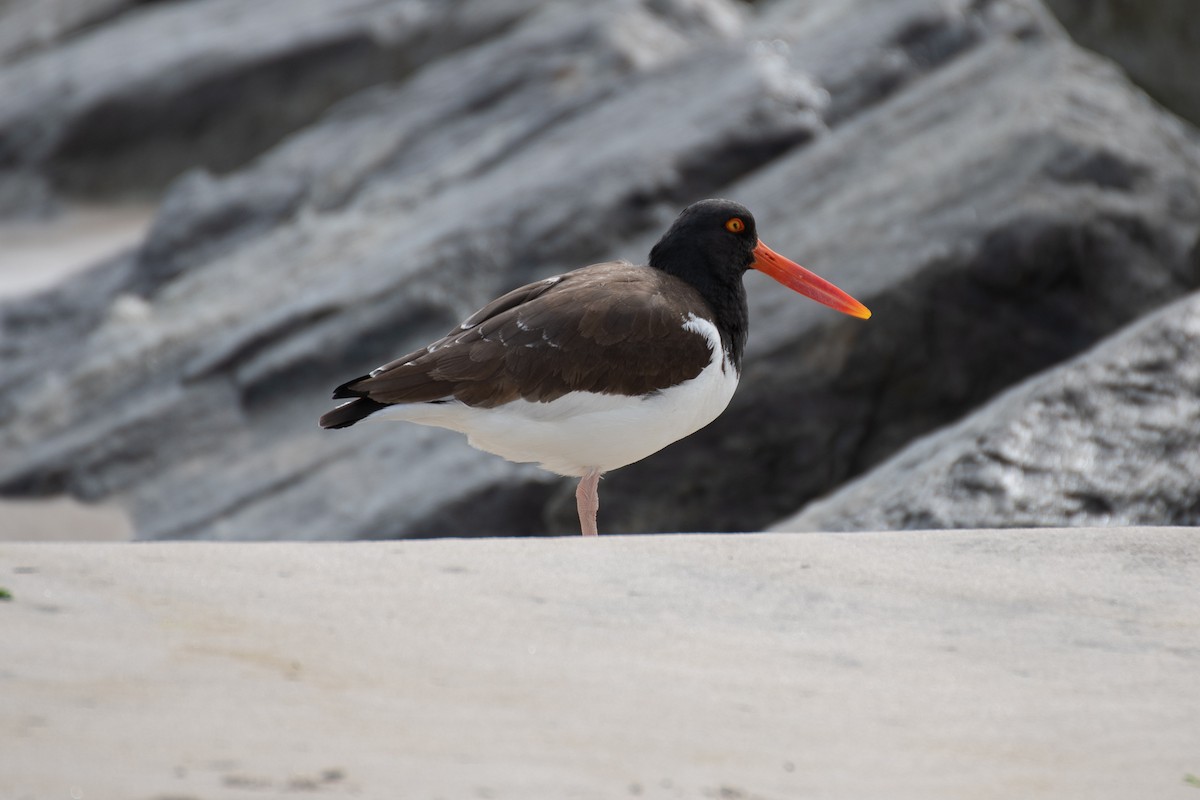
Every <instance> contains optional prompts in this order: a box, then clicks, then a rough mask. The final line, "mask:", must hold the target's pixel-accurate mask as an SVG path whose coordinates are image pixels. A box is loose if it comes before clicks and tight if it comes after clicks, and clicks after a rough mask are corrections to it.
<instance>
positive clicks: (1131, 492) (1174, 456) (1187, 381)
mask: <svg viewBox="0 0 1200 800" xmlns="http://www.w3.org/2000/svg"><path fill="white" fill-rule="evenodd" d="M1197 353H1200V294H1193V295H1191V296H1190V297H1187V298H1185V299H1183V300H1180V301H1178V302H1176V303H1173V304H1172V305H1170V306H1168V307H1166V308H1165V309H1163V310H1161V311H1159V312H1158V313H1156V314H1154V315H1152V316H1150V317H1149V318H1147V319H1144V320H1141V321H1139V322H1138V323H1136V324H1134V325H1132V326H1130V328H1129V329H1128V330H1126V331H1123V332H1122V333H1121V334H1120V335H1118V336H1114V337H1112V338H1110V339H1107V340H1105V341H1104V342H1103V343H1102V344H1100V345H1098V346H1097V347H1096V348H1094V349H1092V350H1089V351H1087V352H1086V353H1084V354H1082V355H1080V356H1079V357H1077V358H1075V359H1074V360H1072V361H1070V362H1068V363H1067V364H1064V365H1062V366H1060V367H1057V368H1055V369H1053V370H1051V371H1049V372H1047V373H1045V374H1042V375H1038V376H1037V377H1034V378H1031V379H1030V380H1028V381H1026V382H1025V383H1022V384H1021V385H1019V386H1017V387H1015V388H1013V389H1011V390H1009V391H1007V392H1005V393H1003V394H1001V395H1000V396H999V397H997V398H996V399H995V400H993V401H992V402H990V403H988V404H987V405H986V406H984V407H983V408H981V409H979V410H978V411H976V412H975V413H973V414H971V415H970V416H969V417H967V418H966V419H965V420H963V421H962V422H960V423H958V424H956V425H952V426H949V427H947V428H945V429H943V430H939V431H938V432H936V433H934V434H932V435H930V436H928V437H925V438H923V439H920V440H918V441H916V442H914V443H913V444H911V445H909V446H908V447H906V448H905V449H904V450H902V451H901V452H900V453H898V454H897V455H896V456H894V457H893V458H891V459H889V460H888V461H887V462H886V463H885V464H883V465H881V466H879V467H877V468H876V469H874V470H872V471H871V472H869V473H867V474H866V475H865V476H863V477H862V478H859V479H858V480H856V481H853V482H851V483H850V484H848V485H847V486H845V487H843V488H842V489H840V490H838V491H837V492H835V493H834V494H833V495H831V496H830V497H827V498H824V499H822V500H818V501H816V502H814V503H812V504H810V505H809V506H808V507H806V508H805V509H804V510H803V511H802V512H801V513H800V514H798V515H796V516H794V517H791V518H789V519H787V520H784V521H783V522H781V523H779V524H778V525H777V526H776V527H777V528H778V529H779V530H789V531H790V530H882V529H897V528H970V527H979V526H984V525H989V524H990V525H995V526H997V527H1010V526H1012V527H1020V526H1022V525H1047V526H1070V525H1130V524H1141V523H1144V524H1152V525H1188V526H1196V525H1200V486H1198V485H1197V483H1196V479H1195V476H1196V475H1197V474H1200V358H1197V356H1196V354H1197Z"/></svg>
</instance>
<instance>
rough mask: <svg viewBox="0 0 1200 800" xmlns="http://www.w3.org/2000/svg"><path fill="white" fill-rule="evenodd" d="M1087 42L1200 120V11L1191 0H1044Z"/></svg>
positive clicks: (1169, 103)
mask: <svg viewBox="0 0 1200 800" xmlns="http://www.w3.org/2000/svg"><path fill="white" fill-rule="evenodd" d="M1046 5H1048V6H1049V7H1050V8H1051V10H1053V11H1054V13H1055V14H1057V15H1058V17H1059V18H1060V19H1061V20H1062V22H1063V25H1065V26H1066V27H1067V29H1068V30H1070V31H1071V34H1072V35H1073V36H1074V37H1075V38H1076V39H1077V40H1078V41H1079V42H1080V43H1081V44H1083V45H1085V46H1087V47H1090V48H1092V49H1094V50H1096V51H1097V52H1100V53H1103V54H1104V55H1106V56H1108V57H1109V58H1112V59H1113V60H1114V61H1116V62H1117V63H1118V64H1120V65H1121V66H1122V67H1124V68H1125V69H1126V70H1127V71H1128V72H1129V75H1130V77H1131V78H1133V79H1134V80H1135V81H1137V82H1138V84H1139V85H1141V86H1143V87H1145V88H1146V90H1147V91H1149V92H1150V94H1152V95H1154V97H1155V98H1156V99H1157V100H1158V101H1159V102H1161V103H1162V104H1163V105H1165V106H1166V107H1167V108H1169V109H1171V110H1172V111H1174V112H1175V113H1177V114H1179V115H1181V116H1183V117H1184V118H1185V119H1188V120H1191V121H1192V122H1193V123H1200V81H1198V80H1197V78H1196V76H1197V75H1200V47H1197V45H1198V44H1200V15H1198V14H1197V13H1196V4H1195V3H1194V2H1191V0H1139V1H1138V2H1136V3H1130V2H1122V0H1046Z"/></svg>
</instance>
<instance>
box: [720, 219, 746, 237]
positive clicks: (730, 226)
mask: <svg viewBox="0 0 1200 800" xmlns="http://www.w3.org/2000/svg"><path fill="white" fill-rule="evenodd" d="M725 230H727V231H729V232H730V233H741V232H742V231H744V230H746V223H744V222H742V218H741V217H730V218H729V219H727V220H725Z"/></svg>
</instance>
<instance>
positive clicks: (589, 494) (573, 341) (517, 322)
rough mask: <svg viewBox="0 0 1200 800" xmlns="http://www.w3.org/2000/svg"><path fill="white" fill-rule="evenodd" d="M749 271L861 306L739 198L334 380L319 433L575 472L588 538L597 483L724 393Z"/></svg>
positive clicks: (673, 434)
mask: <svg viewBox="0 0 1200 800" xmlns="http://www.w3.org/2000/svg"><path fill="white" fill-rule="evenodd" d="M750 269H755V270H758V271H760V272H763V273H765V274H766V275H768V276H770V277H771V278H773V279H775V280H776V281H778V282H779V283H781V284H782V285H784V286H786V287H788V288H789V289H792V290H794V291H796V292H798V293H800V294H801V295H804V296H806V297H809V298H811V299H813V300H815V301H817V302H818V303H822V304H824V305H826V306H829V307H830V308H833V309H835V310H837V311H840V312H842V313H844V314H848V315H850V316H853V317H858V318H860V319H867V318H869V317H870V316H871V312H870V311H869V310H868V309H867V307H866V306H864V305H863V304H862V303H860V302H858V301H857V300H855V299H854V298H853V297H851V296H850V295H848V294H846V293H845V292H843V291H842V290H841V289H839V288H837V287H836V286H834V285H833V284H832V283H830V282H828V281H826V280H824V279H823V278H820V277H818V276H817V275H815V274H814V273H812V272H810V271H808V270H807V269H805V268H804V267H801V266H800V265H799V264H797V263H795V262H794V261H791V260H790V259H788V258H786V257H784V256H781V255H779V254H778V253H776V252H775V251H773V250H771V249H770V248H769V247H767V245H766V244H764V243H763V242H762V241H761V240H760V239H759V238H758V232H757V226H756V223H755V220H754V216H753V215H752V214H751V213H750V211H749V209H747V208H746V207H745V206H743V205H741V204H740V203H736V202H733V201H730V200H722V199H712V200H702V201H700V202H696V203H693V204H691V205H689V206H687V207H686V208H685V209H683V211H682V212H681V213H680V214H679V216H678V218H676V220H675V221H674V222H673V223H672V224H671V226H670V227H669V228H668V229H667V231H666V233H664V234H663V236H662V238H661V239H659V240H658V242H657V244H655V245H654V247H653V248H652V249H651V250H650V258H649V261H648V262H647V263H646V264H642V265H636V264H633V263H630V262H628V261H609V262H605V263H601V264H593V265H591V266H586V267H582V268H580V269H576V270H572V271H570V272H566V273H563V274H561V275H555V276H553V277H549V278H545V279H543V280H538V281H535V282H533V283H530V284H527V285H525V286H521V287H520V288H517V289H513V290H512V291H510V292H508V293H507V294H504V295H502V296H501V297H498V298H497V299H495V300H493V301H492V302H490V303H488V304H487V305H485V306H484V307H483V308H481V309H479V310H478V311H476V312H475V313H474V314H472V315H471V316H469V317H467V319H466V320H464V321H463V322H462V324H461V325H459V326H458V327H456V328H455V329H453V330H451V331H450V332H449V333H447V334H446V335H445V336H444V337H442V338H441V339H438V340H437V341H435V342H432V343H430V344H428V345H426V346H424V347H422V348H420V349H418V350H415V351H413V352H411V353H408V354H407V355H404V356H401V357H400V358H397V359H395V360H394V361H391V362H389V363H387V364H384V365H383V366H381V367H378V368H376V369H374V370H372V371H371V372H370V373H368V374H366V375H361V376H359V377H357V378H354V379H353V380H350V381H347V382H345V383H343V384H341V385H340V386H338V387H337V388H336V389H335V390H334V392H333V397H334V399H344V400H346V402H344V403H342V404H341V405H339V406H337V407H336V408H334V409H333V410H332V411H329V412H328V413H326V414H325V415H323V416H322V417H321V419H320V425H321V427H323V428H329V429H338V428H346V427H349V426H351V425H354V424H356V423H358V422H360V421H362V420H365V419H391V420H404V421H408V422H414V423H418V424H421V425H431V426H436V427H440V428H448V429H450V430H454V431H458V432H460V433H463V434H466V436H467V441H468V443H469V444H471V445H472V446H473V447H476V448H478V449H480V450H484V451H486V452H489V453H494V454H496V455H499V456H502V457H503V458H506V459H508V460H509V461H513V462H518V463H536V464H539V465H540V466H541V467H542V468H543V469H546V470H549V471H550V472H553V473H557V474H558V475H563V476H569V477H574V478H578V479H579V483H578V485H577V488H576V491H575V499H576V508H577V511H578V515H579V525H580V530H581V532H582V533H583V535H585V536H594V535H596V534H597V533H598V527H597V513H598V510H599V505H600V501H599V481H600V477H601V476H602V475H604V474H605V473H607V472H610V471H612V470H615V469H618V468H620V467H624V466H627V465H629V464H632V463H634V462H636V461H640V460H642V459H644V458H646V457H647V456H650V455H652V454H654V453H656V452H658V451H659V450H661V449H662V448H664V447H666V446H667V445H669V444H671V443H672V442H675V441H677V440H679V439H682V438H684V437H686V436H689V435H690V434H692V433H695V432H696V431H698V430H700V429H701V428H703V427H704V426H705V425H708V424H709V423H710V422H712V421H713V420H714V419H716V418H717V416H719V415H720V414H721V412H722V411H724V410H725V408H726V406H728V405H729V402H730V400H731V399H732V397H733V394H734V390H735V389H736V388H737V384H738V379H739V377H740V375H741V370H742V357H743V355H744V353H745V347H746V337H747V331H748V318H749V312H748V307H747V302H746V290H745V287H744V285H743V283H742V278H743V276H744V275H745V273H746V272H747V271H748V270H750Z"/></svg>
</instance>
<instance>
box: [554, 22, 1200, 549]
mask: <svg viewBox="0 0 1200 800" xmlns="http://www.w3.org/2000/svg"><path fill="white" fill-rule="evenodd" d="M993 10H998V9H993ZM913 27H914V26H913V24H911V23H910V25H909V26H908V28H906V29H909V30H911V29H912V28H913ZM916 27H917V29H928V28H929V26H928V25H925V26H924V28H922V27H921V26H916ZM1042 30H1043V32H1042V33H1039V34H1037V35H1036V36H1035V35H1032V34H1018V35H1015V36H1013V37H1007V36H998V37H995V39H994V40H991V41H985V42H982V43H980V44H978V45H977V46H976V47H974V48H972V49H971V50H970V51H968V52H964V53H960V54H959V55H958V56H957V57H956V58H955V59H954V60H952V61H951V62H949V63H947V64H945V65H944V66H943V67H942V68H940V69H939V70H937V71H936V72H935V73H934V74H931V75H929V76H928V77H926V78H924V79H922V80H919V81H915V82H914V83H913V84H912V86H911V87H909V88H907V89H906V90H904V91H902V92H900V93H899V94H898V95H897V96H895V97H894V98H892V99H891V100H889V101H887V102H886V103H884V104H882V105H880V106H877V107H874V108H872V109H870V110H868V111H866V112H865V113H861V114H859V115H858V116H856V117H854V118H852V119H851V120H849V121H847V122H846V123H844V124H842V125H840V126H838V127H835V128H833V129H832V130H831V131H830V133H829V135H827V136H824V137H822V138H821V139H819V140H818V141H816V142H814V143H813V144H812V145H811V146H809V147H807V148H803V149H800V150H796V151H794V152H792V153H790V154H788V155H787V156H785V157H784V158H781V159H778V160H776V161H774V162H772V164H771V165H770V168H769V169H764V170H762V171H760V172H759V173H757V174H755V175H753V176H751V177H749V178H748V179H746V180H743V181H740V182H738V183H735V184H734V185H733V186H731V187H729V188H728V189H726V190H725V193H726V194H729V195H731V196H734V197H737V198H738V199H740V200H741V201H743V202H745V203H746V204H748V205H749V206H750V207H751V208H753V209H759V211H758V216H759V230H760V232H761V233H762V235H763V237H764V239H766V240H767V241H768V242H769V243H770V244H771V246H772V247H774V248H775V249H777V250H779V251H781V252H784V253H788V254H791V255H793V256H794V257H795V258H796V259H797V260H799V261H800V262H801V263H804V264H806V266H809V267H810V268H812V269H815V270H816V271H817V272H819V273H821V274H825V275H831V276H833V277H834V278H835V281H836V282H837V283H839V285H842V286H843V287H845V288H847V289H848V290H849V291H851V293H852V294H854V295H855V296H857V297H859V298H860V299H861V300H863V301H864V302H865V303H866V304H867V305H868V306H869V307H871V309H872V310H873V311H874V312H875V316H874V317H873V318H872V319H871V320H870V321H869V322H868V323H866V324H859V323H857V322H855V321H853V320H848V319H839V318H836V317H833V316H832V315H829V314H826V313H825V312H822V311H820V310H819V309H815V308H810V307H809V306H807V305H801V304H797V303H795V302H794V298H793V297H790V296H788V295H787V293H781V292H779V291H777V287H775V286H773V285H769V283H768V284H757V285H756V286H755V287H754V291H752V297H751V301H752V308H751V319H752V326H751V335H750V347H749V350H748V363H747V366H746V371H745V374H744V376H743V380H742V385H741V387H740V388H739V390H738V394H737V395H735V397H734V400H733V403H732V404H731V407H730V409H729V410H728V411H727V412H726V413H725V414H724V415H723V416H722V417H721V418H719V419H718V420H717V421H716V422H715V423H713V424H712V425H711V426H709V427H708V428H707V429H705V430H703V431H701V432H700V433H698V434H696V435H694V436H692V437H690V438H689V439H687V440H685V441H683V442H680V443H678V444H676V445H674V446H672V447H671V448H669V449H668V450H667V451H665V452H664V453H662V454H660V455H658V456H656V457H655V458H653V459H648V460H647V461H645V462H642V463H640V464H636V465H633V466H631V467H629V468H626V469H624V470H622V471H620V472H618V473H615V474H614V475H612V476H610V477H609V478H608V479H607V480H606V481H605V488H604V500H605V510H602V511H601V519H602V520H606V522H604V523H603V524H606V525H607V526H608V528H609V529H613V528H615V529H618V530H628V531H646V530H663V529H671V528H670V526H676V529H679V530H697V529H701V530H753V529H755V528H757V527H759V526H765V525H768V524H770V523H771V522H773V521H775V520H778V519H780V518H782V517H784V516H786V515H788V514H790V513H793V512H794V511H795V510H796V509H798V508H800V507H801V506H803V505H804V504H805V503H806V502H808V501H809V500H811V499H813V498H815V497H819V496H821V495H823V494H826V493H828V492H830V491H831V490H833V489H834V488H835V487H836V486H837V485H838V484H839V483H841V482H842V481H844V480H845V479H847V478H849V477H851V476H853V475H855V474H857V473H859V472H861V471H863V470H866V469H868V468H869V467H871V466H872V465H874V464H876V463H878V462H880V461H881V460H882V459H883V458H885V457H886V456H887V455H889V454H890V453H892V452H894V451H895V450H896V449H897V448H898V447H900V446H902V444H903V443H905V442H907V441H910V440H911V439H913V438H915V437H917V436H920V435H922V434H924V433H927V432H929V431H931V430H934V429H935V428H937V427H938V426H939V425H942V424H944V423H946V422H949V421H952V420H955V419H957V418H959V417H961V416H962V415H963V414H965V413H967V412H969V411H970V410H971V409H973V408H975V407H977V406H979V405H980V404H982V403H983V402H985V401H986V400H987V399H988V398H989V397H991V396H993V395H994V394H996V393H997V392H999V391H1001V390H1003V389H1004V388H1005V387H1006V386H1009V385H1012V384H1013V383H1015V382H1018V381H1020V380H1021V379H1022V378H1023V377H1025V376H1027V375H1031V374H1034V373H1036V372H1038V371H1039V370H1042V369H1045V368H1047V367H1049V366H1051V365H1053V364H1055V363H1058V362H1060V361H1062V360H1064V359H1066V358H1069V357H1071V356H1072V355H1074V354H1076V353H1078V352H1080V351H1081V350H1083V349H1084V348H1086V347H1087V346H1088V345H1089V344H1090V343H1092V342H1095V341H1097V340H1098V339H1100V338H1102V337H1104V336H1105V335H1107V334H1109V333H1111V332H1113V331H1115V330H1117V329H1119V328H1120V327H1121V326H1123V325H1125V324H1128V323H1129V322H1131V321H1133V320H1134V319H1136V318H1137V317H1138V316H1139V315H1140V314H1142V313H1145V312H1146V311H1149V310H1151V309H1154V308H1156V307H1157V306H1159V305H1161V304H1162V303H1164V302H1167V301H1169V300H1171V299H1174V298H1177V297H1179V296H1181V295H1183V294H1184V293H1186V292H1187V291H1188V290H1190V289H1191V288H1194V287H1196V286H1197V285H1198V282H1200V262H1198V261H1197V258H1196V253H1197V242H1198V236H1200V227H1198V226H1197V219H1198V217H1197V213H1198V211H1200V170H1198V166H1200V161H1198V160H1197V156H1198V155H1200V151H1198V150H1197V149H1196V147H1195V146H1194V145H1193V144H1191V143H1190V142H1189V140H1188V136H1187V133H1186V132H1185V131H1184V130H1183V128H1182V126H1180V125H1177V124H1176V123H1175V122H1174V121H1173V120H1172V119H1171V118H1169V117H1167V116H1165V115H1163V114H1161V113H1159V112H1158V111H1156V110H1155V108H1154V106H1153V105H1152V104H1151V103H1150V102H1149V101H1147V100H1146V98H1144V97H1142V96H1140V94H1139V93H1138V92H1136V91H1131V90H1130V89H1129V88H1128V86H1127V85H1125V84H1123V83H1122V81H1121V79H1120V78H1119V76H1118V75H1117V74H1116V73H1115V71H1114V70H1112V69H1111V68H1110V67H1107V66H1105V65H1102V64H1099V63H1098V62H1096V61H1095V60H1094V59H1091V58H1087V57H1084V56H1083V55H1082V54H1080V53H1079V52H1077V51H1075V50H1074V49H1072V48H1070V47H1069V46H1066V45H1065V44H1064V43H1062V42H1061V41H1060V40H1059V39H1057V38H1056V37H1055V36H1054V35H1053V34H1052V33H1051V32H1049V31H1048V30H1047V29H1042ZM785 32H786V31H785ZM935 38H939V39H942V38H948V37H945V36H940V37H935ZM833 46H836V43H835V45H833ZM793 49H794V51H795V52H797V53H800V54H806V55H807V56H808V57H810V58H811V57H813V54H814V53H813V51H812V50H809V49H807V48H803V47H794V48H793ZM817 54H819V51H817ZM849 60H850V61H853V59H852V58H851V59H849ZM816 75H817V78H818V80H819V81H820V82H822V83H823V84H825V83H828V81H825V80H822V79H821V73H820V72H819V71H818V72H817V73H816ZM684 475H686V476H688V477H687V478H686V479H684V478H682V477H681V476H684ZM647 496H650V497H654V498H655V500H654V502H652V503H651V502H647V500H646V497H647ZM566 500H567V498H566V497H565V495H564V496H561V497H560V498H559V506H558V514H559V516H558V519H559V520H560V523H561V524H563V525H565V524H566V520H567V519H569V515H570V508H569V503H567V502H566Z"/></svg>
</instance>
